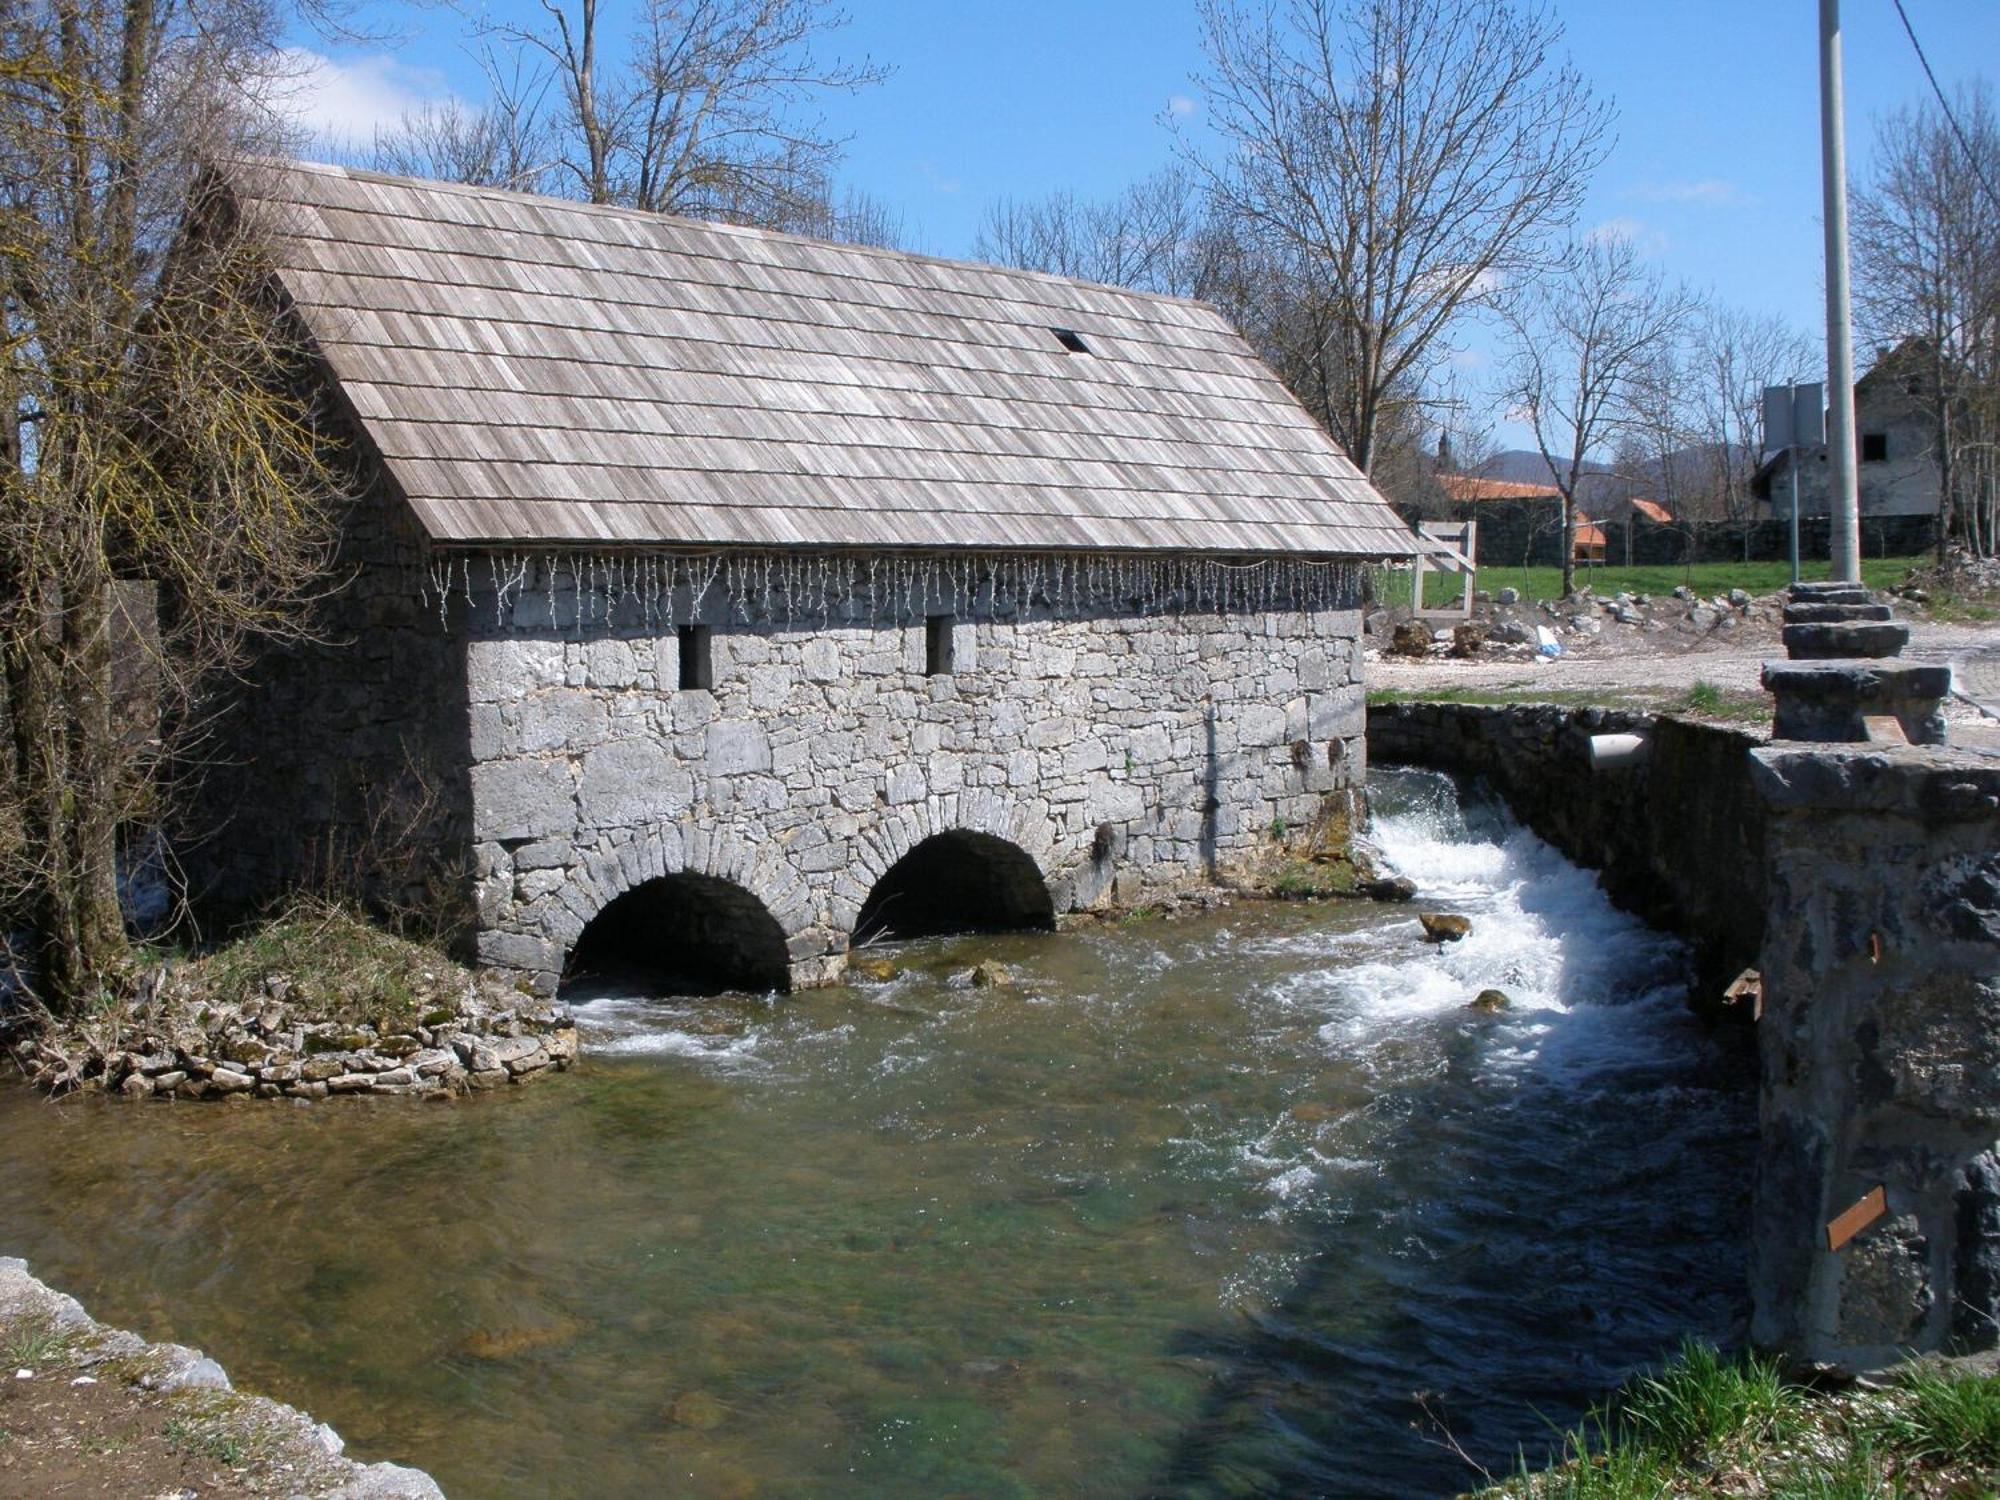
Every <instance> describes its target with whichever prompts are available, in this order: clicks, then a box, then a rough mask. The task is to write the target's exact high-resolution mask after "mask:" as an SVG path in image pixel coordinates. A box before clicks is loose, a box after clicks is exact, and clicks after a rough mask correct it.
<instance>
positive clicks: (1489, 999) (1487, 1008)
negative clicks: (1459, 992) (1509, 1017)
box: [1466, 990, 1514, 1015]
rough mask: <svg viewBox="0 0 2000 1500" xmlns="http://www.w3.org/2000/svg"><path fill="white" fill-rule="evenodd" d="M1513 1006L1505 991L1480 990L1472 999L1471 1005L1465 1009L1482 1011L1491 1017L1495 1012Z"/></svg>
mask: <svg viewBox="0 0 2000 1500" xmlns="http://www.w3.org/2000/svg"><path fill="white" fill-rule="evenodd" d="M1513 1004H1514V1002H1513V1001H1512V1000H1511V999H1509V998H1508V996H1507V992H1506V991H1505V990H1481V991H1480V992H1479V993H1478V994H1477V995H1474V996H1473V997H1472V1003H1471V1004H1470V1005H1468V1006H1467V1007H1466V1009H1468V1010H1477V1011H1484V1012H1486V1013H1487V1014H1489V1015H1491V1014H1493V1013H1494V1012H1496V1011H1503V1010H1507V1009H1509V1008H1510V1007H1511V1006H1512V1005H1513Z"/></svg>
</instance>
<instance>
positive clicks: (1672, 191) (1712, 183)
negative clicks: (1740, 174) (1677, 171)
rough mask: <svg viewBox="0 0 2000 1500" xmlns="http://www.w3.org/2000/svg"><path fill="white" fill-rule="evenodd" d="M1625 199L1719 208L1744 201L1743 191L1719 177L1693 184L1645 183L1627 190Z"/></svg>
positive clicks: (1704, 178)
mask: <svg viewBox="0 0 2000 1500" xmlns="http://www.w3.org/2000/svg"><path fill="white" fill-rule="evenodd" d="M1626 196H1627V197H1630V198H1637V199H1638V200H1639V201H1640V202H1641V203H1697V204H1703V205H1707V206H1710V207H1721V206H1722V205H1724V204H1729V203H1741V202H1743V201H1744V194H1743V190H1742V189H1741V188H1739V187H1737V185H1736V184H1735V183H1733V182H1729V181H1726V180H1725V179H1723V178H1720V177H1703V178H1701V179H1699V180H1698V181H1695V182H1647V183H1641V184H1640V185H1639V186H1638V187H1635V188H1631V189H1628V190H1627V193H1626Z"/></svg>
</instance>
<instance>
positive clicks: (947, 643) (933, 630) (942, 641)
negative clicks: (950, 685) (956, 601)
mask: <svg viewBox="0 0 2000 1500" xmlns="http://www.w3.org/2000/svg"><path fill="white" fill-rule="evenodd" d="M957 624H958V616H957V615H925V616H924V676H926V677H949V676H950V675H951V632H952V628H953V627H954V626H956V625H957Z"/></svg>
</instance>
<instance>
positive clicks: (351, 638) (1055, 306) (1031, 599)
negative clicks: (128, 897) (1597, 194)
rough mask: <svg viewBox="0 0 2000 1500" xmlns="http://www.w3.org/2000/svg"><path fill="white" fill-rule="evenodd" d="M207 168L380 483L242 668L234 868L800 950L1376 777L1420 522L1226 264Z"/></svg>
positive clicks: (1246, 846)
mask: <svg viewBox="0 0 2000 1500" xmlns="http://www.w3.org/2000/svg"><path fill="white" fill-rule="evenodd" d="M236 200H237V202H238V203H239V204H240V206H241V207H242V209H243V210H244V211H245V212H248V213H251V214H254V215H258V216H260V217H262V218H264V219H265V220H266V221H267V222H268V225H269V227H270V229H271V231H272V233H273V235H274V241H275V243H276V244H277V246H278V247H279V248H278V258H279V262H280V271H279V279H280V281H281V284H282V288H283V291H284V293H285V295H286V296H287V297H288V298H289V299H290V300H291V301H292V303H293V304H294V305H295V307H296V309H297V312H298V315H299V317H300V318H301V319H302V320H303V323H304V326H305V329H306V330H307V332H308V333H309V335H310V338H311V340H312V343H313V345H314V347H315V349H316V352H317V355H318V357H319V358H320V360H321V361H323V370H322V373H323V375H324V377H325V380H326V386H327V389H328V391H329V393H330V395H331V396H332V398H333V400H334V403H335V405H336V406H337V408H338V409H339V411H340V413H341V414H342V416H343V418H344V422H345V426H346V428H347V430H349V431H351V433H352V434H353V436H354V437H355V439H356V450H357V453H358V456H359V458H360V460H361V461H362V462H363V463H364V465H365V466H366V469H367V473H368V476H369V483H368V484H367V485H366V486H365V493H364V494H363V495H362V496H361V497H360V499H358V500H357V502H356V503H355V504H354V506H353V507H352V510H351V512H350V513H349V514H348V515H347V517H346V518H345V524H344V527H343V532H342V538H343V564H344V567H345V569H346V572H345V575H344V576H345V577H346V578H347V579H348V580H349V581H348V582H347V583H346V585H345V586H344V587H343V588H341V589H339V590H338V591H337V592H336V593H335V594H334V595H333V597H331V598H330V599H329V600H328V602H327V605H326V610H325V617H324V619H323V620H322V622H321V623H322V626H323V635H324V637H325V640H324V642H323V643H322V644H320V645H316V646H312V647H293V648H287V649H285V650H283V651H276V650H274V651H272V652H270V653H268V654H267V655H265V656H264V657H263V658H262V659H260V660H259V661H258V662H257V663H256V664H255V666H254V668H253V670H252V671H251V672H250V673H249V674H248V680H247V681H246V682H245V683H244V684H243V685H241V687H240V688H238V689H235V690H233V692H232V695H231V696H230V697H228V698H227V699H226V700H225V704H224V706H225V710H226V713H227V719H226V723H225V738H226V741H227V742H228V743H231V744H233V745H236V746H238V747H241V748H242V749H243V751H244V753H243V754H242V755H239V756H237V757H235V760H236V762H237V763H236V764H234V765H233V766H232V767H230V768H227V769H225V770H224V771H223V772H221V773H219V774H217V775H216V776H214V777H212V778H211V782H210V798H209V802H208V811H209V813H210V815H211V822H212V824H213V828H212V829H211V830H210V831H211V833H212V836H211V837H210V838H209V839H208V841H207V842H206V844H204V845H201V846H200V847H198V848H196V849H194V850H193V851H192V852H191V853H190V855H189V856H188V858H189V862H190V868H191V870H193V871H194V872H195V875H196V881H197V884H198V885H199V887H200V892H199V894H202V895H204V896H205V897H206V898H207V899H209V901H210V902H211V904H213V905H215V906H216V907H218V908H223V909H227V908H229V907H232V906H241V905H243V904H245V903H246V902H249V901H252V900H256V899H263V898H268V897H269V896H270V895H271V894H272V892H273V891H274V890H276V889H278V888H280V887H282V886H284V885H286V884H289V883H294V882H297V881H300V880H303V879H309V878H313V876H314V874H315V872H316V871H318V870H322V869H325V868H327V867H333V868H337V869H340V870H343V871H351V872H353V874H354V877H355V879H356V880H357V881H358V882H360V883H362V884H363V885H365V886H367V887H368V888H370V889H372V890H374V891H375V892H376V893H377V894H378V895H382V896H384V897H388V898H394V897H396V896H398V895H399V894H400V895H401V896H402V897H403V898H404V899H425V900H432V901H436V900H447V901H451V900H455V901H457V902H459V903H460V904H461V905H462V908H463V910H464V911H465V913H466V915H467V917H468V929H469V933H470V937H469V945H470V946H471V947H472V948H473V949H475V950H476V953H477V955H478V957H479V958H480V959H482V960H483V961H485V962H486V963H489V964H492V965H497V966H501V967H503V968H507V969H512V970H516V971H518V972H520V973H521V974H522V975H524V976H525V977H527V978H529V979H530V980H532V982H533V984H534V985H535V986H536V987H537V988H538V989H541V990H548V989H551V988H553V987H554V986H555V985H556V984H557V983H558V981H559V979H560V978H561V976H562V975H564V973H565V972H575V971H576V969H577V968H578V967H579V966H584V967H588V966H591V965H593V964H596V963H599V962H606V963H609V962H611V961H613V960H621V961H624V962H628V963H629V962H631V961H634V960H635V959H636V960H638V961H640V962H642V963H644V964H647V965H649V966H651V967H653V968H655V969H657V970H659V971H661V972H663V973H673V974H677V975H680V976H684V977H690V976H691V977H693V978H696V979H700V978H707V979H709V980H712V981H714V982H717V983H725V984H737V985H751V986H758V987H784V986H786V985H788V984H800V983H814V982H824V981H826V980H828V979H831V978H833V977H835V976H837V975H838V973H839V972H840V970H841V968H842V966H843V965H844V963H845V956H846V954H847V951H848V948H849V944H850V942H852V941H853V940H854V939H855V938H856V936H857V935H863V936H865V935H867V934H869V933H871V932H874V931H888V932H905V933H913V932H922V931H926V930H939V929H944V928H950V927H967V926H969V927H980V926H1018V925H1035V924H1046V923H1048V922H1049V921H1051V920H1052V918H1053V915H1054V913H1056V912H1058V911H1061V910H1065V909H1071V908H1080V907H1086V906H1089V905H1091V904H1093V903H1097V902H1100V901H1103V900H1106V899H1109V898H1110V897H1111V896H1112V895H1113V894H1114V893H1116V894H1137V893H1143V892H1145V891H1148V890H1153V889H1164V888H1166V887H1169V886H1171V885H1173V884H1175V883H1177V882H1184V881H1191V880H1198V879H1206V878H1209V877H1210V876H1212V875H1214V874H1216V873H1218V872H1226V871H1227V870H1229V869H1231V868H1233V867H1236V866H1239V865H1241V864H1242V863H1243V862H1244V861H1245V860H1246V859H1248V858H1249V857H1250V856H1251V855H1252V854H1253V853H1254V852H1255V851H1256V850H1257V849H1258V847H1259V844H1260V841H1261V842H1263V843H1265V844H1268V842H1269V841H1270V840H1272V839H1273V838H1279V837H1283V836H1284V835H1285V834H1286V832H1287V831H1288V830H1296V829H1299V828H1301V827H1303V826H1304V825H1305V824H1306V823H1308V822H1309V821H1310V820H1311V818H1312V817H1313V815H1314V813H1315V812H1316V811H1317V809H1318V808H1319V805H1320V801H1321V798H1322V797H1323V796H1324V795H1325V794H1327V793H1330V792H1337V791H1340V790H1343V789H1345V788H1348V787H1351V786H1354V785H1357V784H1358V783H1359V781H1360V778H1361V775H1362V770H1363V761H1364V750H1363V739H1362V736H1363V703H1362V687H1361V658H1360V640H1359V635H1360V623H1359V613H1358V605H1359V599H1360V594H1359V582H1360V576H1359V575H1360V567H1361V565H1362V563H1363V562H1364V561H1366V560H1368V559H1378V558H1385V557H1396V556H1404V555H1407V554H1408V553H1409V551H1410V550H1411V544H1410V541H1409V537H1408V533H1407V531H1406V530H1405V528H1404V527H1403V525H1402V524H1401V523H1400V522H1399V521H1398V520H1397V518H1396V517H1395V516H1394V514H1393V513H1392V512H1391V511H1390V510H1389V508H1388V506H1387V505H1386V504H1385V503H1384V502H1383V501H1382V499H1381V497H1380V496H1379V495H1378V494H1377V493H1376V492H1375V491H1374V489H1373V488H1372V487H1371V486H1369V485H1368V484H1367V483H1366V481H1365V480H1363V478H1362V477H1361V476H1360V474H1359V473H1358V472H1357V471H1356V470H1355V469H1354V467H1353V466H1352V465H1351V464H1350V463H1349V462H1348V461H1347V459H1346V458H1345V457H1344V456H1343V455H1342V454H1341V452H1340V451H1339V450H1338V448H1337V447H1336V446H1335V445H1334V444H1333V443H1332V442H1331V441H1330V440H1329V439H1328V438H1327V437H1326V435H1325V434H1324V433H1323V432H1321V431H1320V430H1319V429H1318V428H1317V427H1316V426H1315V425H1314V424H1313V423H1312V421H1311V420H1310V418H1309V417H1308V416H1307V415H1306V414H1305V412H1304V411H1303V410H1302V409H1301V408H1300V407H1299V406H1298V404H1297V403H1296V402H1295V401H1293V400H1292V398H1291V397H1290V396H1289V394H1288V393H1287V392H1286V391H1285V390H1284V388H1283V387H1282V386H1281V385H1280V384H1279V382H1278V381H1277V379H1276V378H1275V377H1274V376H1273V375H1272V374H1271V372H1270V371H1269V370H1268V369H1267V368H1266V367H1265V366H1264V365H1263V364H1262V363H1261V362H1260V361H1259V360H1258V359H1257V358H1256V356H1255V355H1254V354H1253V353H1252V352H1251V351H1250V349H1249V348H1248V347H1247V346H1246V345H1245V343H1244V342H1243V340H1242V339H1241V338H1240V336H1239V335H1238V334H1237V333H1236V332H1235V331H1234V330H1233V329H1232V328H1231V327H1229V325H1228V324H1227V323H1226V322H1225V320H1224V319H1223V318H1222V317H1221V316H1220V315H1219V314H1217V313H1216V312H1215V311H1213V310H1212V309H1210V308H1207V307H1205V306H1201V305H1199V304H1195V303H1190V302H1184V301H1177V300H1172V299H1167V298H1161V297H1154V296H1148V295H1144V294H1141V293H1137V292H1131V291H1124V290H1118V289H1113V288H1108V287H1099V286H1090V285H1085V284H1082V283H1077V282H1073V281H1066V280H1062V279H1059V278H1055V277H1049V276H1040V275H1034V274H1030V273H1026V272H1020V271H1012V270H1001V269H995V268H992V267H986V266H976V265H966V264H959V263H953V262H948V261H942V260H936V259H932V258H928V257H924V256H918V255H909V254H901V253H896V252H890V251H884V250H879V249H871V248H860V247H854V246H845V245H832V244H823V243H818V242H814V241H810V240H804V239H799V238H795V237H791V236H786V235H779V234H771V233H763V232H757V231H751V230H744V229H736V228H728V227H721V226H716V225H709V224H696V223H689V222H686V221H680V220H674V219H667V218H661V217H658V216H653V215H646V214H639V213H634V212H628V211H624V210H620V209H611V208H597V207H587V206H582V205H578V204H574V203H568V202H558V201H553V200H548V199H538V198H530V197H525V196H521V195H517V194H509V193H503V192H497V191H491V190H484V189H475V188H467V187H458V186H449V185H444V184H438V183H426V182H412V181H404V180H400V179H394V178H388V177H382V176H377V175H373V174H368V173H361V172H352V171H346V170H341V169H337V168H329V167H312V166H300V167H285V168H276V169H271V170H269V171H268V172H260V173H259V174H258V175H257V177H256V178H255V179H254V180H250V179H239V180H238V184H237V190H236ZM413 830H414V831H416V832H417V833H418V834H419V837H418V840H417V846H418V847H419V848H420V849H421V851H422V852H423V853H424V854H425V855H426V856H427V858H426V859H425V860H423V861H421V862H413V861H412V860H410V859H409V858H408V849H409V845H410V840H409V838H408V837H407V835H408V834H409V833H410V832H412V831H413Z"/></svg>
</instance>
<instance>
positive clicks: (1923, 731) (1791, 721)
mask: <svg viewBox="0 0 2000 1500" xmlns="http://www.w3.org/2000/svg"><path fill="white" fill-rule="evenodd" d="M1764 687H1765V689H1766V690H1767V691H1769V692H1770V694H1771V696H1772V697H1774V698H1775V699H1777V713H1776V715H1775V716H1774V718H1773V720H1772V724H1771V736H1772V738H1773V739H1780V740H1806V741H1810V742H1813V743H1816V744H1861V743H1863V742H1865V741H1866V740H1867V739H1868V726H1867V723H1866V720H1868V719H1869V718H1872V717H1877V716H1881V715H1893V716H1894V717H1895V719H1896V720H1897V722H1898V723H1900V724H1901V725H1902V728H1903V733H1904V734H1905V735H1906V736H1908V738H1909V741H1910V743H1911V744H1913V745H1942V744H1943V743H1944V742H1945V726H1944V713H1943V710H1942V708H1941V707H1940V705H1941V704H1942V703H1943V701H1944V697H1945V694H1947V693H1949V692H1950V691H1951V668H1950V667H1947V666H1939V665H1936V664H1932V663H1916V662H1908V663H1905V662H1884V661H1869V660H1859V661H1856V660H1848V661H1837V660H1836V661H1767V662H1765V663H1764Z"/></svg>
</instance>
